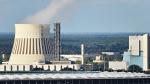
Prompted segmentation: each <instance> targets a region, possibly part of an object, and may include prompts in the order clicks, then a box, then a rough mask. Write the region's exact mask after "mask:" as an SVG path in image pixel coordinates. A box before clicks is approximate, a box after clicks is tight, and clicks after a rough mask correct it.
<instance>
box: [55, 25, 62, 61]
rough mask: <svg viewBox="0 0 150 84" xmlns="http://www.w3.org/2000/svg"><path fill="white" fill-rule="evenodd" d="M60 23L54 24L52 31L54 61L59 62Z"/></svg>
mask: <svg viewBox="0 0 150 84" xmlns="http://www.w3.org/2000/svg"><path fill="white" fill-rule="evenodd" d="M60 30H61V28H60V22H56V23H54V31H55V35H54V38H55V57H54V59H55V60H56V61H60V53H61V38H60Z"/></svg>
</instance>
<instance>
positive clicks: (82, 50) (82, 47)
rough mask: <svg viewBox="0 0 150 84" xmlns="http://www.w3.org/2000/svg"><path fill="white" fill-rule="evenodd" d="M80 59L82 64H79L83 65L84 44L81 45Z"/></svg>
mask: <svg viewBox="0 0 150 84" xmlns="http://www.w3.org/2000/svg"><path fill="white" fill-rule="evenodd" d="M81 56H82V57H81V59H82V63H81V64H84V44H81Z"/></svg>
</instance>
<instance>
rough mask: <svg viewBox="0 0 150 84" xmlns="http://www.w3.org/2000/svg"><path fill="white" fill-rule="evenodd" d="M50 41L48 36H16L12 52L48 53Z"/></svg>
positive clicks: (49, 51)
mask: <svg viewBox="0 0 150 84" xmlns="http://www.w3.org/2000/svg"><path fill="white" fill-rule="evenodd" d="M51 48H52V47H51V42H50V39H49V38H16V39H15V42H14V46H13V52H12V53H13V54H50V53H51V50H52V49H51Z"/></svg>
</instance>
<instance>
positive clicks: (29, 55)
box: [9, 24, 51, 65]
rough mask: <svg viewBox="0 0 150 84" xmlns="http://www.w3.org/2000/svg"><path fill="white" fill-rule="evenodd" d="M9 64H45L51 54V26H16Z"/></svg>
mask: <svg viewBox="0 0 150 84" xmlns="http://www.w3.org/2000/svg"><path fill="white" fill-rule="evenodd" d="M15 29H16V30H15V32H16V33H15V40H14V44H13V49H12V52H11V56H10V60H9V64H29V65H32V64H45V57H47V56H49V54H50V51H49V49H50V47H51V46H50V36H49V35H50V34H49V33H50V32H49V31H50V28H49V24H44V25H43V24H42V25H41V24H15Z"/></svg>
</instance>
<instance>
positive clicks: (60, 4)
mask: <svg viewBox="0 0 150 84" xmlns="http://www.w3.org/2000/svg"><path fill="white" fill-rule="evenodd" d="M73 1H74V0H52V1H51V3H50V4H49V5H48V6H47V7H46V8H44V9H42V10H41V11H38V12H37V13H35V14H33V15H32V16H28V17H26V18H25V19H24V20H23V23H32V24H48V23H49V22H50V21H51V19H52V18H53V17H55V16H56V15H57V14H58V13H59V12H60V11H61V10H62V9H63V8H64V7H66V6H68V5H69V4H71V3H73Z"/></svg>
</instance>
